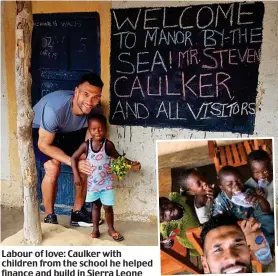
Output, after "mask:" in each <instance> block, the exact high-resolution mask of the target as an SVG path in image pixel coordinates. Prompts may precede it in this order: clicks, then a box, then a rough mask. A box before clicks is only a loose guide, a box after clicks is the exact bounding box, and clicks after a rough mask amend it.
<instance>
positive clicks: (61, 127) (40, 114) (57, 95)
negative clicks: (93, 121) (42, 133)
mask: <svg viewBox="0 0 278 276" xmlns="http://www.w3.org/2000/svg"><path fill="white" fill-rule="evenodd" d="M73 95H74V92H73V91H69V90H59V91H55V92H52V93H50V94H47V95H46V96H44V97H43V98H41V99H40V101H39V102H38V103H37V104H36V105H35V106H34V107H33V110H34V113H35V117H34V120H33V128H43V129H45V130H46V131H48V132H51V133H67V132H73V131H76V130H79V129H82V128H85V127H87V126H88V123H87V116H86V115H81V116H76V115H74V114H73V112H72V98H73Z"/></svg>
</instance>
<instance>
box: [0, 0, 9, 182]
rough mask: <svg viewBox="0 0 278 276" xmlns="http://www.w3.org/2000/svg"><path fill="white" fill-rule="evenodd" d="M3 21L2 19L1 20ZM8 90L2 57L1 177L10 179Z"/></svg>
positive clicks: (3, 50)
mask: <svg viewBox="0 0 278 276" xmlns="http://www.w3.org/2000/svg"><path fill="white" fill-rule="evenodd" d="M2 17H3V2H2V3H1V19H2ZM1 21H2V20H1ZM4 41H5V38H4V28H3V24H2V22H1V56H2V57H4V56H5V55H4V53H5V43H3V42H4ZM7 118H8V91H7V82H6V64H5V59H4V58H1V145H0V147H1V164H0V165H1V167H0V170H1V175H0V179H1V181H2V180H6V181H9V179H10V166H9V165H10V164H9V162H6V161H7V160H9V126H8V120H7Z"/></svg>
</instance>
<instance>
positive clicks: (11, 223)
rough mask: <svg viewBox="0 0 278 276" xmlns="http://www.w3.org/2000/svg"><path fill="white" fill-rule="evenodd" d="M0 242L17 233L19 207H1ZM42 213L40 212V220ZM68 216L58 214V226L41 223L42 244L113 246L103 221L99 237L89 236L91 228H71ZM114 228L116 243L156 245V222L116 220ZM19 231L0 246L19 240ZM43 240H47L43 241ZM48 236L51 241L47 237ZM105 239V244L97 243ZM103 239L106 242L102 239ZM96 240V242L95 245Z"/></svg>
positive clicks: (20, 214)
mask: <svg viewBox="0 0 278 276" xmlns="http://www.w3.org/2000/svg"><path fill="white" fill-rule="evenodd" d="M1 213H2V214H1V242H3V241H4V240H5V239H7V238H9V237H11V236H13V235H14V234H16V233H18V232H19V231H20V230H21V229H22V228H23V210H22V208H11V207H6V206H1ZM43 218H44V214H41V221H42V222H43ZM69 220H70V217H69V216H58V221H59V225H58V226H57V225H50V224H45V223H42V229H43V239H44V243H43V244H42V245H113V244H114V245H115V242H114V241H113V239H112V238H111V237H110V236H109V235H108V234H107V226H106V224H105V223H104V224H103V225H101V226H100V231H101V236H100V239H97V241H96V239H93V240H94V241H93V244H92V239H91V238H90V237H89V234H90V233H91V230H92V228H91V227H71V226H70V225H69ZM115 228H116V230H117V231H119V232H120V233H121V234H122V235H123V236H124V237H125V240H124V241H123V242H120V243H118V242H117V243H116V245H118V246H119V245H133V246H155V245H158V234H157V233H158V229H157V225H156V224H151V223H143V222H125V221H116V222H115ZM21 236H22V232H19V233H18V234H17V236H16V237H13V238H12V239H13V240H11V238H10V239H9V240H5V241H4V243H2V245H4V244H6V245H8V243H13V244H14V243H15V241H16V242H18V241H19V240H20V237H21ZM46 239H47V241H46ZM49 239H51V240H49ZM104 241H105V243H106V244H100V243H101V242H102V243H103V242H104ZM106 241H107V242H106ZM53 243H54V244H53ZM96 243H98V244H96Z"/></svg>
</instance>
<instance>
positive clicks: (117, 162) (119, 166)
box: [111, 155, 131, 180]
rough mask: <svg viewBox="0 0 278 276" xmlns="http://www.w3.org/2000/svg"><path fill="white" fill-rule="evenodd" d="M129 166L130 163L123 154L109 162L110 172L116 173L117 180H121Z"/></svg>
mask: <svg viewBox="0 0 278 276" xmlns="http://www.w3.org/2000/svg"><path fill="white" fill-rule="evenodd" d="M130 168H131V165H130V164H128V161H127V160H126V158H125V157H124V155H123V156H119V157H118V158H117V159H114V160H113V161H112V163H111V170H112V173H113V174H115V175H117V176H118V178H119V180H122V179H123V177H124V176H125V175H126V174H127V172H128V170H129V169H130Z"/></svg>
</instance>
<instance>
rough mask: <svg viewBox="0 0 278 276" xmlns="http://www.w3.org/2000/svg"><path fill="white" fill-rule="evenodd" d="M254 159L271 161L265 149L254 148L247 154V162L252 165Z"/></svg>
mask: <svg viewBox="0 0 278 276" xmlns="http://www.w3.org/2000/svg"><path fill="white" fill-rule="evenodd" d="M253 161H258V162H261V161H271V160H270V157H269V155H268V153H267V152H266V151H264V150H254V151H252V152H250V153H249V154H248V156H247V162H248V164H249V165H250V164H251V162H253Z"/></svg>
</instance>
